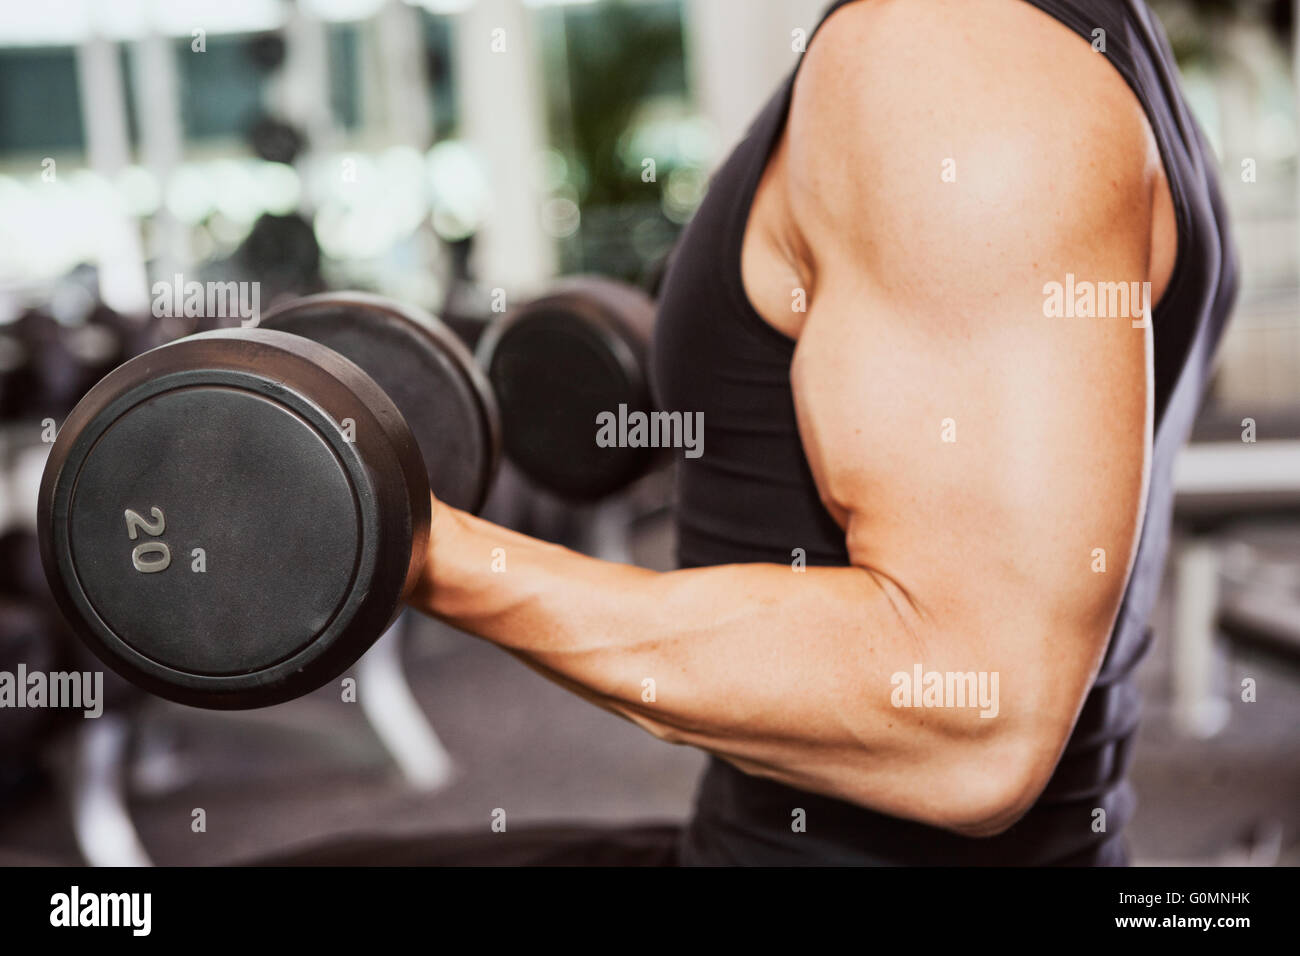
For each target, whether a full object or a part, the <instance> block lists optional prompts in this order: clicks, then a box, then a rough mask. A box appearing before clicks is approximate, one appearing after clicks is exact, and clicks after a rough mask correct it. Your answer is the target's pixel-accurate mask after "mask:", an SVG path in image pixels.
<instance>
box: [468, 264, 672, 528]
mask: <svg viewBox="0 0 1300 956" xmlns="http://www.w3.org/2000/svg"><path fill="white" fill-rule="evenodd" d="M654 316H655V305H654V301H653V300H652V299H651V298H650V297H649V296H648V295H646V293H645V292H643V291H642V290H640V289H638V288H637V287H635V286H631V285H627V284H625V283H622V282H618V281H616V280H613V279H607V278H603V277H600V276H578V277H575V278H571V279H567V280H564V281H562V282H560V283H558V284H557V285H556V286H555V287H554V289H553V290H551V291H550V292H549V293H548V294H546V295H543V296H542V297H540V298H538V299H534V300H532V301H530V302H528V303H526V304H524V305H521V306H520V307H518V308H516V309H514V310H512V311H510V312H507V313H506V314H505V315H504V316H502V317H501V318H500V319H499V320H498V321H497V322H495V323H493V324H492V325H491V326H489V327H488V329H487V331H486V332H484V334H483V337H482V339H481V340H480V342H479V344H478V348H477V350H476V356H477V358H478V361H479V364H480V365H481V366H482V368H483V369H484V371H485V372H486V374H487V377H488V380H489V381H490V382H491V385H492V389H493V391H494V392H495V393H496V396H497V402H498V404H499V406H500V409H501V421H502V429H503V435H504V443H505V452H506V456H507V457H508V458H509V459H510V460H511V461H512V462H513V463H514V464H515V465H516V466H517V467H518V468H519V469H520V471H522V472H523V473H524V474H525V475H527V476H528V477H529V478H531V479H532V480H533V481H534V482H536V483H537V484H539V485H541V486H542V487H543V488H546V489H547V490H549V491H551V492H553V493H555V494H557V495H559V496H560V497H562V498H565V499H568V500H572V501H584V502H590V501H596V500H599V499H602V498H605V497H608V496H609V495H612V494H614V493H616V492H618V491H620V490H622V489H623V488H625V487H627V486H628V485H630V484H631V483H632V482H634V481H636V480H637V479H638V478H640V477H642V476H643V475H645V474H646V473H647V472H648V471H650V470H651V469H652V468H653V467H654V465H655V463H656V462H657V461H658V460H660V458H661V455H660V453H659V451H658V450H656V449H654V448H633V447H618V446H614V447H600V446H599V445H598V444H597V442H596V434H597V424H596V422H597V416H598V415H600V414H601V413H605V412H608V413H612V414H618V413H619V409H620V407H622V408H624V409H626V411H627V413H628V414H631V413H635V412H643V413H647V414H648V413H649V412H651V411H653V410H654V407H655V402H654V397H653V393H652V389H651V385H650V375H649V371H648V354H649V348H650V337H651V333H652V331H653V328H654Z"/></svg>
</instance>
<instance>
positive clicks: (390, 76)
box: [375, 0, 433, 150]
mask: <svg viewBox="0 0 1300 956" xmlns="http://www.w3.org/2000/svg"><path fill="white" fill-rule="evenodd" d="M375 29H376V36H377V39H378V43H379V50H380V59H379V70H380V82H381V84H382V86H383V91H384V114H385V115H384V124H385V132H386V135H385V139H386V140H387V141H388V142H390V143H397V144H401V145H403V146H414V147H415V148H416V149H419V150H426V149H428V148H429V147H430V146H432V145H433V97H432V96H430V95H429V81H428V78H427V76H426V74H425V68H424V32H423V28H422V21H421V19H420V11H419V10H417V9H415V8H414V7H412V6H410V5H409V4H407V3H404V2H402V0H388V3H387V5H386V6H385V7H384V8H383V10H381V11H380V12H379V16H378V17H377V18H376V22H375Z"/></svg>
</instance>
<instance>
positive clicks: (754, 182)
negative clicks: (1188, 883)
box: [653, 0, 1237, 865]
mask: <svg viewBox="0 0 1300 956" xmlns="http://www.w3.org/2000/svg"><path fill="white" fill-rule="evenodd" d="M846 2H851V0H840V2H837V3H835V4H833V5H832V6H831V7H830V9H828V10H827V12H826V14H825V15H824V17H823V22H825V17H829V16H830V14H831V13H833V12H834V11H835V10H837V9H838V8H839V7H841V6H844V4H845V3H846ZM1027 2H1032V3H1033V4H1034V5H1035V6H1037V7H1039V8H1040V9H1042V10H1043V11H1045V12H1046V13H1048V14H1050V15H1051V16H1053V17H1055V18H1056V19H1058V20H1059V21H1061V22H1062V23H1064V24H1065V25H1067V26H1069V27H1071V28H1072V29H1073V30H1075V31H1076V32H1077V33H1079V34H1080V35H1082V36H1083V37H1084V38H1085V39H1088V40H1089V41H1091V39H1092V36H1093V30H1095V29H1097V28H1101V29H1103V30H1105V31H1106V44H1107V46H1106V52H1105V54H1104V55H1105V56H1106V58H1107V59H1108V60H1110V62H1111V63H1112V64H1113V65H1114V66H1115V67H1116V68H1117V69H1118V70H1119V72H1120V73H1121V74H1122V75H1123V77H1124V79H1125V80H1126V81H1127V82H1128V85H1129V86H1130V87H1131V88H1132V90H1133V92H1134V93H1135V94H1136V96H1137V98H1138V100H1139V101H1140V102H1141V104H1142V107H1143V108H1144V109H1145V111H1146V114H1147V117H1148V119H1149V121H1150V124H1151V127H1152V129H1153V130H1154V132H1155V136H1156V139H1157V142H1158V144H1159V149H1160V154H1161V156H1162V158H1163V161H1164V167H1165V170H1166V173H1167V175H1168V180H1169V186H1170V190H1171V192H1172V195H1173V200H1174V206H1175V210H1176V217H1177V225H1178V254H1177V259H1176V263H1175V267H1174V272H1173V277H1172V279H1171V281H1170V285H1169V287H1168V289H1167V291H1166V293H1165V295H1164V297H1163V298H1162V300H1161V301H1160V303H1159V305H1158V306H1157V307H1156V309H1155V312H1154V314H1153V316H1152V320H1151V321H1152V326H1153V330H1152V331H1153V337H1154V348H1155V442H1154V448H1153V452H1152V458H1151V478H1150V481H1151V485H1150V490H1149V499H1148V504H1147V511H1146V517H1145V522H1144V525H1143V528H1142V534H1141V541H1140V545H1139V549H1138V555H1137V560H1136V564H1135V566H1134V570H1133V573H1132V575H1131V578H1130V580H1129V583H1128V587H1127V590H1126V592H1125V595H1124V599H1123V604H1122V607H1121V608H1120V612H1119V616H1118V619H1117V622H1116V625H1115V629H1114V631H1113V632H1112V635H1111V640H1110V644H1109V647H1108V649H1107V652H1106V657H1105V660H1104V663H1103V665H1102V668H1101V671H1100V673H1099V675H1098V677H1097V681H1096V683H1095V685H1094V686H1093V688H1092V689H1091V691H1090V693H1089V694H1088V697H1087V700H1086V702H1085V704H1084V707H1083V710H1082V713H1081V714H1080V717H1079V720H1078V723H1077V725H1076V727H1075V729H1074V732H1073V734H1072V735H1071V737H1070V740H1069V742H1068V744H1067V746H1066V749H1065V752H1064V754H1063V756H1062V758H1061V761H1060V763H1059V764H1058V766H1057V768H1056V771H1055V773H1054V774H1053V776H1052V778H1051V781H1050V782H1049V783H1048V785H1047V788H1046V789H1045V790H1044V792H1043V794H1042V796H1041V797H1040V798H1039V800H1038V801H1037V803H1036V804H1035V805H1034V806H1033V807H1032V808H1031V810H1030V811H1029V812H1028V813H1027V814H1026V815H1025V816H1024V817H1023V818H1022V819H1021V820H1020V821H1019V822H1018V823H1016V824H1015V826H1013V827H1011V828H1010V829H1009V830H1007V831H1006V832H1004V833H1002V834H1000V835H998V836H995V837H991V838H987V839H972V838H966V837H962V836H958V835H956V834H953V833H950V832H948V831H945V830H939V829H937V828H933V827H928V826H924V825H922V824H919V823H915V822H911V821H907V820H901V819H899V818H896V817H889V816H885V815H883V814H879V813H875V812H872V811H870V810H865V809H862V808H861V807H857V806H853V805H851V804H849V803H846V802H842V801H839V800H835V799H832V798H829V797H823V796H819V795H815V794H812V793H807V792H804V791H800V790H796V789H793V788H791V787H788V786H785V785H783V784H780V783H775V782H773V781H770V780H766V779H762V778H758V777H752V776H749V775H747V774H745V773H742V772H741V771H739V770H737V769H735V768H734V767H732V766H731V765H730V764H728V763H725V762H724V761H722V760H719V759H716V758H714V759H711V760H710V763H709V767H708V769H707V771H706V773H705V775H704V778H703V780H702V782H701V784H700V788H699V793H698V795H697V798H696V809H695V815H694V817H693V819H692V821H691V823H690V825H689V826H688V828H687V830H686V832H685V836H684V838H683V846H682V848H681V849H682V859H683V861H684V862H686V863H701V864H719V863H746V864H798V863H828V864H903V865H906V864H967V863H969V864H994V865H996V864H1011V865H1040V864H1051V863H1056V864H1105V863H1123V862H1125V861H1126V856H1125V853H1124V850H1123V843H1122V840H1121V839H1118V837H1119V835H1120V834H1121V833H1122V831H1123V829H1124V826H1125V824H1126V823H1127V822H1128V820H1129V819H1130V818H1131V816H1132V814H1133V810H1134V805H1135V801H1134V797H1133V793H1132V790H1131V787H1130V786H1129V784H1128V783H1127V782H1126V780H1125V771H1126V768H1127V764H1128V758H1129V752H1130V743H1131V740H1132V737H1133V733H1134V729H1135V726H1136V723H1137V716H1138V704H1139V702H1138V696H1137V692H1136V689H1135V687H1134V684H1133V681H1132V671H1133V668H1134V665H1135V664H1136V662H1137V661H1138V660H1139V659H1140V658H1141V657H1142V655H1143V653H1144V652H1145V651H1146V647H1147V643H1148V638H1149V632H1148V630H1147V627H1146V620H1147V616H1148V614H1149V613H1150V611H1151V608H1152V604H1153V602H1154V600H1155V597H1156V592H1157V589H1158V587H1159V584H1160V576H1161V567H1162V565H1163V563H1164V559H1165V551H1166V547H1167V542H1168V538H1169V524H1170V514H1171V510H1172V504H1173V490H1172V487H1171V466H1172V464H1173V460H1174V456H1175V454H1176V452H1177V451H1178V448H1179V446H1180V445H1182V444H1183V442H1184V441H1185V440H1186V438H1187V435H1188V433H1189V431H1190V429H1191V425H1192V419H1193V416H1194V414H1195V412H1196V408H1197V405H1198V404H1199V401H1200V398H1201V395H1202V392H1203V391H1204V388H1205V385H1206V378H1207V375H1208V372H1209V365H1210V360H1211V357H1212V354H1213V352H1214V349H1215V346H1216V344H1217V342H1218V340H1219V337H1220V334H1221V332H1222V329H1223V325H1224V322H1225V320H1226V317H1227V315H1228V312H1229V308H1230V306H1231V303H1232V299H1233V297H1234V295H1235V291H1236V284H1237V282H1236V261H1235V255H1234V252H1233V248H1232V243H1231V240H1230V238H1229V235H1228V232H1227V225H1226V217H1225V214H1224V210H1223V206H1222V203H1221V201H1220V196H1219V191H1218V188H1217V185H1216V182H1215V173H1214V168H1213V167H1214V162H1213V154H1212V153H1211V151H1210V149H1209V147H1208V146H1207V145H1206V142H1205V139H1204V137H1203V136H1202V134H1201V132H1200V131H1199V129H1198V128H1197V125H1196V123H1195V122H1194V120H1193V118H1192V116H1191V113H1190V111H1189V110H1188V108H1187V105H1186V103H1185V102H1184V101H1183V98H1182V95H1181V93H1180V91H1179V89H1178V84H1177V79H1176V71H1175V67H1174V60H1173V54H1172V53H1171V52H1170V49H1169V44H1168V41H1167V40H1166V38H1165V36H1164V33H1163V31H1162V30H1161V28H1160V26H1159V24H1158V23H1157V21H1156V20H1155V18H1154V16H1153V15H1152V14H1151V13H1150V11H1149V10H1148V9H1147V8H1146V6H1145V4H1144V3H1142V2H1141V0H1027ZM819 28H820V27H819ZM795 72H797V68H796V71H795ZM793 84H794V75H793V74H792V75H791V76H790V78H789V79H788V80H787V81H786V82H785V83H784V84H783V85H782V86H781V87H780V89H778V90H777V92H776V95H775V96H773V98H772V99H771V100H770V101H769V102H768V104H767V106H766V107H765V108H764V109H763V111H762V112H761V113H760V114H759V115H758V117H757V119H756V120H755V121H754V122H753V124H752V125H751V126H750V128H749V130H748V132H747V134H746V136H745V138H744V139H743V140H742V141H741V143H740V144H739V145H738V146H737V147H736V149H735V151H734V152H733V153H732V154H731V156H730V157H729V158H728V160H727V161H726V163H725V164H724V165H723V166H722V167H721V168H720V169H719V170H718V172H717V173H716V174H715V176H714V178H713V180H712V182H711V184H710V186H709V190H708V193H707V195H706V196H705V199H704V202H703V203H702V204H701V206H700V208H699V210H698V211H697V212H696V215H695V217H694V218H693V219H692V221H691V222H690V224H689V225H688V226H687V228H686V229H685V231H684V232H683V234H682V237H681V239H680V241H679V242H678V245H677V248H676V250H675V251H674V254H673V256H672V261H671V263H670V265H669V267H668V271H667V273H666V275H665V278H664V282H663V285H662V288H661V295H660V305H659V316H658V323H657V327H656V331H655V348H654V354H653V368H654V380H655V385H656V389H657V394H658V397H659V400H660V402H661V404H662V406H663V407H664V408H668V409H682V410H690V411H693V412H695V411H702V412H703V413H704V428H705V433H704V449H705V454H704V455H703V456H701V457H699V458H695V459H685V460H683V461H682V462H681V463H680V466H679V472H678V477H677V501H676V524H677V533H678V560H679V563H680V564H681V565H682V566H683V567H698V566H702V565H715V564H731V563H740V562H775V563H782V564H784V563H789V562H790V561H791V547H792V542H798V543H799V546H802V547H803V548H804V549H805V551H806V553H807V561H808V564H810V565H830V566H835V565H839V566H843V565H847V564H848V553H847V551H846V548H845V540H844V533H843V531H842V530H841V529H840V528H839V526H838V525H836V523H835V522H834V521H833V520H832V519H831V517H830V515H829V514H828V513H827V512H826V510H825V508H824V507H823V506H822V504H821V500H820V498H819V496H818V493H817V488H816V485H815V484H814V483H813V479H812V475H811V473H810V471H809V468H808V462H807V459H806V458H805V457H804V452H803V447H802V445H801V443H800V440H799V430H798V427H797V426H796V424H795V412H794V400H793V395H792V391H791V385H790V363H791V359H792V357H793V354H794V345H795V343H794V340H793V339H790V338H789V337H787V336H785V335H784V334H782V333H780V332H778V331H777V330H776V329H774V328H773V327H772V326H770V325H768V324H767V323H766V322H765V321H764V320H763V319H762V318H761V317H760V316H759V315H758V313H757V312H756V311H755V310H754V308H753V306H752V305H751V304H750V302H749V299H748V297H747V295H746V293H745V289H744V286H743V283H742V281H741V267H740V256H741V244H742V240H743V238H744V234H745V225H746V223H747V221H748V218H749V210H750V206H751V204H752V201H753V198H754V194H755V192H756V190H757V188H758V183H759V179H760V177H761V176H762V174H763V171H764V168H765V167H766V164H767V160H768V157H769V155H770V154H771V152H772V150H773V148H774V147H775V145H776V143H777V141H778V139H779V137H780V134H781V132H782V130H783V128H784V125H785V120H786V114H787V112H788V110H789V106H790V98H791V91H792V88H793ZM795 808H802V809H803V810H805V811H806V832H801V833H794V832H792V830H791V820H792V811H793V810H794V809H795ZM1096 808H1102V809H1104V810H1105V811H1106V827H1105V832H1096V829H1095V827H1094V820H1095V819H1097V817H1096V816H1095V815H1094V811H1095V809H1096Z"/></svg>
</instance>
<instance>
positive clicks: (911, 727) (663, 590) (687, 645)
mask: <svg viewBox="0 0 1300 956" xmlns="http://www.w3.org/2000/svg"><path fill="white" fill-rule="evenodd" d="M411 603H412V604H413V605H414V606H416V607H417V608H419V609H420V610H422V611H425V612H426V613H429V614H431V615H434V616H436V617H439V618H442V619H444V620H446V621H448V622H449V623H452V624H454V625H455V626H457V627H460V628H462V629H464V630H466V631H469V632H470V633H473V634H477V635H479V636H481V637H483V638H486V639H488V640H490V641H492V642H494V643H496V644H498V645H500V646H502V647H503V648H505V649H507V650H509V651H510V652H512V653H514V654H516V655H517V656H519V657H520V658H522V659H523V660H524V661H526V662H527V663H528V664H530V665H531V666H533V667H535V668H537V669H539V670H541V671H543V672H545V673H547V674H548V676H551V677H552V678H553V679H555V680H557V681H558V682H560V683H562V684H564V685H565V686H567V687H569V689H571V690H574V691H575V692H577V693H579V694H581V695H583V696H584V697H586V698H588V699H589V700H591V701H592V702H594V703H596V704H598V705H599V706H601V707H604V708H606V709H608V710H611V711H613V712H615V713H617V714H619V715H621V716H623V717H626V718H627V719H629V720H632V721H634V722H635V723H637V724H638V725H640V726H641V727H643V728H644V729H646V730H647V731H649V732H651V733H653V734H655V735H656V736H658V737H660V738H662V739H665V740H669V741H672V742H675V743H686V744H691V745H694V746H698V747H701V748H703V749H705V750H709V751H711V752H713V753H715V754H718V755H719V756H722V757H724V758H726V759H728V760H730V761H731V762H733V763H735V764H736V765H737V766H739V767H741V768H742V769H744V770H746V771H748V772H751V773H755V774H759V775H763V776H768V777H772V778H774V779H778V780H781V781H783V782H786V783H789V784H792V785H794V786H799V787H801V788H804V789H810V790H814V791H817V792H821V793H827V794H830V795H833V796H838V797H840V798H843V799H848V800H851V801H853V802H856V803H859V804H863V805H866V806H871V807H872V808H873V809H878V810H880V811H882V812H888V813H893V814H896V815H901V816H906V817H911V818H915V819H922V820H925V821H926V822H932V823H938V824H941V825H948V824H950V823H951V824H952V825H961V824H962V821H960V820H957V819H955V818H961V817H970V818H976V817H980V816H981V815H982V808H983V807H984V806H985V805H986V804H987V803H988V802H989V800H988V799H986V798H985V796H984V790H985V789H987V787H992V786H994V784H995V781H988V782H987V784H986V783H985V782H984V776H985V775H987V774H988V773H989V772H990V769H991V768H990V766H989V746H990V744H991V741H992V740H993V737H994V735H993V734H992V730H993V725H1000V726H1003V727H1004V726H1006V725H1005V723H1002V722H999V721H991V720H982V719H980V718H979V717H978V716H977V714H975V713H974V712H973V711H969V712H966V713H964V714H953V713H951V712H950V713H946V714H942V715H937V714H936V712H935V711H933V710H932V711H928V712H927V711H924V710H921V709H899V708H895V707H894V706H893V705H892V704H891V691H892V689H893V687H892V685H891V676H892V675H893V674H895V673H897V672H899V671H905V672H907V673H911V671H912V668H913V665H914V664H923V665H924V667H925V668H926V670H932V669H938V670H956V671H970V670H974V669H978V668H976V667H975V665H974V662H973V661H971V660H970V659H969V657H968V653H967V652H966V651H963V649H961V648H959V647H956V646H953V643H954V642H950V641H947V640H945V639H943V637H942V636H941V635H940V634H939V633H938V632H936V631H935V630H934V629H932V628H929V627H928V626H927V625H926V624H925V622H923V621H922V620H920V618H919V617H918V616H916V615H915V614H912V613H910V612H909V610H908V609H907V608H906V606H905V602H904V601H902V600H901V599H900V595H899V594H898V593H897V592H896V591H895V590H894V589H893V588H892V587H891V586H890V584H889V583H888V582H887V581H882V580H881V579H879V578H878V577H877V576H875V575H873V574H871V573H868V572H867V571H864V570H862V569H859V568H852V567H849V568H809V569H807V570H806V571H803V572H796V571H795V570H794V569H792V568H791V567H789V566H782V565H768V564H745V565H729V566H721V567H712V568H700V569H693V570H685V571H676V572H672V573H666V574H661V573H656V572H652V571H647V570H645V569H641V568H635V567H630V566H627V565H619V564H613V563H610V562H604V561H599V560H596V559H593V558H589V557H585V556H583V555H580V554H576V553H574V552H572V551H569V550H567V549H564V548H561V547H558V546H555V545H551V544H547V543H544V542H540V541H537V540H535V539H532V538H528V537H526V536H524V535H520V534H516V533H514V532H511V531H508V530H506V529H503V528H500V527H498V526H496V525H493V524H491V523H488V522H485V521H482V520H479V519H477V518H474V517H473V516H471V515H468V514H465V513H464V512H459V511H456V510H454V509H451V508H448V507H446V506H445V505H435V522H434V529H433V534H432V536H431V545H430V551H429V555H428V560H427V564H426V568H425V571H424V576H423V578H422V583H421V585H420V587H419V588H417V590H416V592H415V593H414V594H413V595H412V596H411ZM963 657H966V659H963ZM1003 766H1004V767H1005V763H1004V764H1003ZM955 794H965V795H967V796H968V797H969V798H970V800H971V801H972V805H971V806H969V807H966V806H961V805H957V804H954V802H953V799H954V795H955Z"/></svg>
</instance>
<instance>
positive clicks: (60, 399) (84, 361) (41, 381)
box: [14, 309, 121, 418]
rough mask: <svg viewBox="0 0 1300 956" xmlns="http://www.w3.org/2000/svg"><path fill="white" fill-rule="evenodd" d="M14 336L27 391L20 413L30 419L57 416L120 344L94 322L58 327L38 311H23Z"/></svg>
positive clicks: (95, 378)
mask: <svg viewBox="0 0 1300 956" xmlns="http://www.w3.org/2000/svg"><path fill="white" fill-rule="evenodd" d="M14 334H15V336H16V338H17V339H18V341H19V343H20V344H21V346H22V347H23V349H24V350H25V351H26V353H27V356H28V361H29V363H30V370H31V371H30V378H31V383H30V387H29V389H28V391H27V393H26V395H25V396H23V398H22V399H21V403H20V404H21V413H23V414H25V415H27V416H29V417H34V418H45V417H53V418H61V417H62V416H63V415H64V414H66V413H67V411H68V410H69V409H70V408H72V406H73V405H74V404H76V402H77V400H78V399H80V398H81V396H82V395H84V394H85V393H86V390H87V389H89V388H90V386H91V385H93V384H94V383H95V382H97V381H98V380H99V379H100V378H102V377H103V375H104V374H105V373H107V372H108V371H109V369H111V368H112V367H113V366H114V365H115V364H116V360H117V359H118V357H119V355H120V350H121V342H120V339H119V338H118V337H117V335H116V334H115V333H114V332H113V331H112V330H111V329H109V328H107V327H105V326H102V325H98V324H77V325H63V324H61V323H60V322H58V321H56V320H55V318H54V317H53V316H52V315H50V314H49V313H48V312H46V311H44V310H42V309H32V310H29V311H28V312H26V313H24V314H23V315H22V316H21V317H20V318H19V319H18V320H17V321H16V322H15V323H14Z"/></svg>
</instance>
